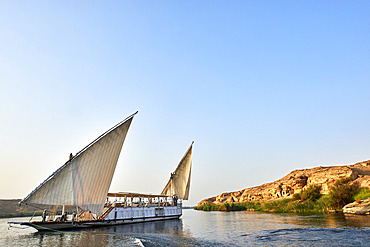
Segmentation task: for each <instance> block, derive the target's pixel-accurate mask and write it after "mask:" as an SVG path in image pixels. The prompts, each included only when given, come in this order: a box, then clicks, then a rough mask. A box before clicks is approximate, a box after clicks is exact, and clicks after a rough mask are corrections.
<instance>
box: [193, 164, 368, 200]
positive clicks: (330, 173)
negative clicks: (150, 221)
mask: <svg viewBox="0 0 370 247" xmlns="http://www.w3.org/2000/svg"><path fill="white" fill-rule="evenodd" d="M342 178H350V180H351V181H353V182H357V183H359V185H360V186H361V187H370V160H369V161H365V162H360V163H357V164H354V165H348V166H330V167H322V166H320V167H316V168H312V169H303V170H295V171H292V172H291V173H289V174H288V175H286V176H285V177H283V178H281V179H279V180H277V181H275V182H272V183H267V184H263V185H260V186H256V187H252V188H248V189H244V190H240V191H235V192H228V193H222V194H220V195H218V196H215V197H211V198H207V199H204V200H202V201H201V202H199V203H198V206H200V205H202V204H206V203H210V204H215V205H218V204H222V203H232V202H247V201H255V200H277V199H281V198H291V197H292V195H293V194H294V193H299V192H301V191H302V190H304V189H305V188H307V187H308V186H310V185H315V184H317V185H321V193H322V194H327V193H329V191H330V187H331V186H333V185H334V183H335V182H336V181H337V180H339V179H342Z"/></svg>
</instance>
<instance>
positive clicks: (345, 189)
mask: <svg viewBox="0 0 370 247" xmlns="http://www.w3.org/2000/svg"><path fill="white" fill-rule="evenodd" d="M349 182H350V180H349V179H341V180H338V181H337V182H336V183H335V184H334V186H333V188H332V189H331V190H330V192H329V194H328V195H322V194H320V190H321V186H319V185H311V186H309V187H308V188H307V189H306V190H304V191H302V192H301V193H296V194H294V195H293V198H292V199H283V200H276V201H249V202H242V203H223V204H220V205H213V204H203V205H200V206H196V207H195V208H194V209H196V210H203V211H241V210H248V211H260V212H273V213H299V214H314V213H315V214H317V213H327V212H329V211H330V210H341V209H342V208H343V206H344V205H345V204H348V203H350V202H353V201H354V200H356V199H358V198H361V199H365V198H368V197H370V190H369V189H367V188H363V189H361V190H360V189H359V186H358V184H356V183H349Z"/></svg>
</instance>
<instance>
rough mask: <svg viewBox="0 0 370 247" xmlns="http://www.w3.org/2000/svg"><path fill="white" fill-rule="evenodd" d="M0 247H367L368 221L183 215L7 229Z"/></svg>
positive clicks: (1, 229) (1, 224)
mask: <svg viewBox="0 0 370 247" xmlns="http://www.w3.org/2000/svg"><path fill="white" fill-rule="evenodd" d="M28 219H29V218H17V219H14V218H13V219H1V220H0V245H1V246H89V247H90V246H370V216H345V215H342V214H330V215H311V216H299V215H295V214H268V213H258V212H202V211H194V210H191V209H185V210H184V211H183V216H182V217H181V219H180V220H168V221H161V222H151V223H138V224H131V225H122V226H113V227H104V228H95V229H88V230H79V231H72V232H46V233H38V232H36V231H35V230H33V229H32V228H27V229H19V228H15V227H10V228H9V227H8V225H7V224H6V222H7V221H24V220H28Z"/></svg>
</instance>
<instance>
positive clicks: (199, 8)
mask: <svg viewBox="0 0 370 247" xmlns="http://www.w3.org/2000/svg"><path fill="white" fill-rule="evenodd" d="M369 13H370V3H369V1H96V2H94V1H78V2H77V3H76V1H63V2H58V1H32V2H30V1H2V2H1V3H0V118H1V121H0V157H1V161H0V165H1V170H2V172H1V173H0V188H1V189H0V198H23V197H25V196H26V195H27V194H28V193H29V192H30V191H32V190H33V189H34V188H35V187H36V186H37V185H38V184H39V183H41V182H42V181H43V180H44V179H45V178H46V177H48V176H49V175H50V174H51V173H52V172H53V171H54V170H56V169H57V168H58V167H59V166H61V165H62V164H64V162H65V161H66V160H67V158H68V155H69V153H70V152H73V153H76V152H77V151H79V150H80V149H82V148H83V147H84V146H85V145H87V144H88V143H89V142H90V141H92V140H93V139H95V138H96V137H97V136H98V135H100V134H101V133H103V132H104V131H105V130H107V129H108V128H110V127H112V126H113V125H115V124H116V123H117V122H119V121H120V120H122V119H124V118H125V117H127V116H128V115H129V114H131V113H133V112H135V111H136V110H138V111H139V114H138V115H137V116H136V117H135V119H134V121H133V123H132V125H131V129H130V131H129V133H128V136H127V139H126V142H125V144H124V147H123V150H122V153H121V157H120V159H119V162H118V165H117V169H116V173H115V176H114V179H113V182H112V186H111V189H110V191H112V192H114V191H136V192H152V193H159V192H160V191H161V190H162V188H163V187H164V185H165V183H166V182H167V179H168V177H169V174H170V172H171V171H173V170H174V168H175V167H176V165H177V163H178V161H179V160H180V158H181V157H182V155H183V154H184V152H185V150H186V149H187V148H188V146H189V145H190V143H191V141H193V140H194V141H195V144H194V154H193V170H192V184H191V194H190V200H189V201H188V202H187V204H188V205H195V204H196V203H197V202H199V201H200V200H202V199H204V198H206V197H210V196H214V195H217V194H219V193H222V192H226V191H234V190H240V189H243V188H247V187H251V186H256V185H260V184H262V183H266V182H271V181H274V180H276V179H279V178H281V177H283V176H284V175H286V174H287V173H289V172H290V171H291V170H294V169H303V168H310V167H315V166H320V165H323V166H327V165H339V164H352V163H355V162H358V161H362V160H368V159H370V127H369V126H370V125H369V123H370V114H369V113H370V49H369V48H370V46H369V44H370V15H369Z"/></svg>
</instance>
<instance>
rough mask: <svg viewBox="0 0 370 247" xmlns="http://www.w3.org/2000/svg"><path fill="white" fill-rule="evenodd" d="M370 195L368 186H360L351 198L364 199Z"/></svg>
mask: <svg viewBox="0 0 370 247" xmlns="http://www.w3.org/2000/svg"><path fill="white" fill-rule="evenodd" d="M369 197H370V189H368V188H361V189H360V190H359V191H358V192H357V194H356V195H355V196H354V197H353V199H355V200H356V201H357V200H366V199H367V198H369Z"/></svg>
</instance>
